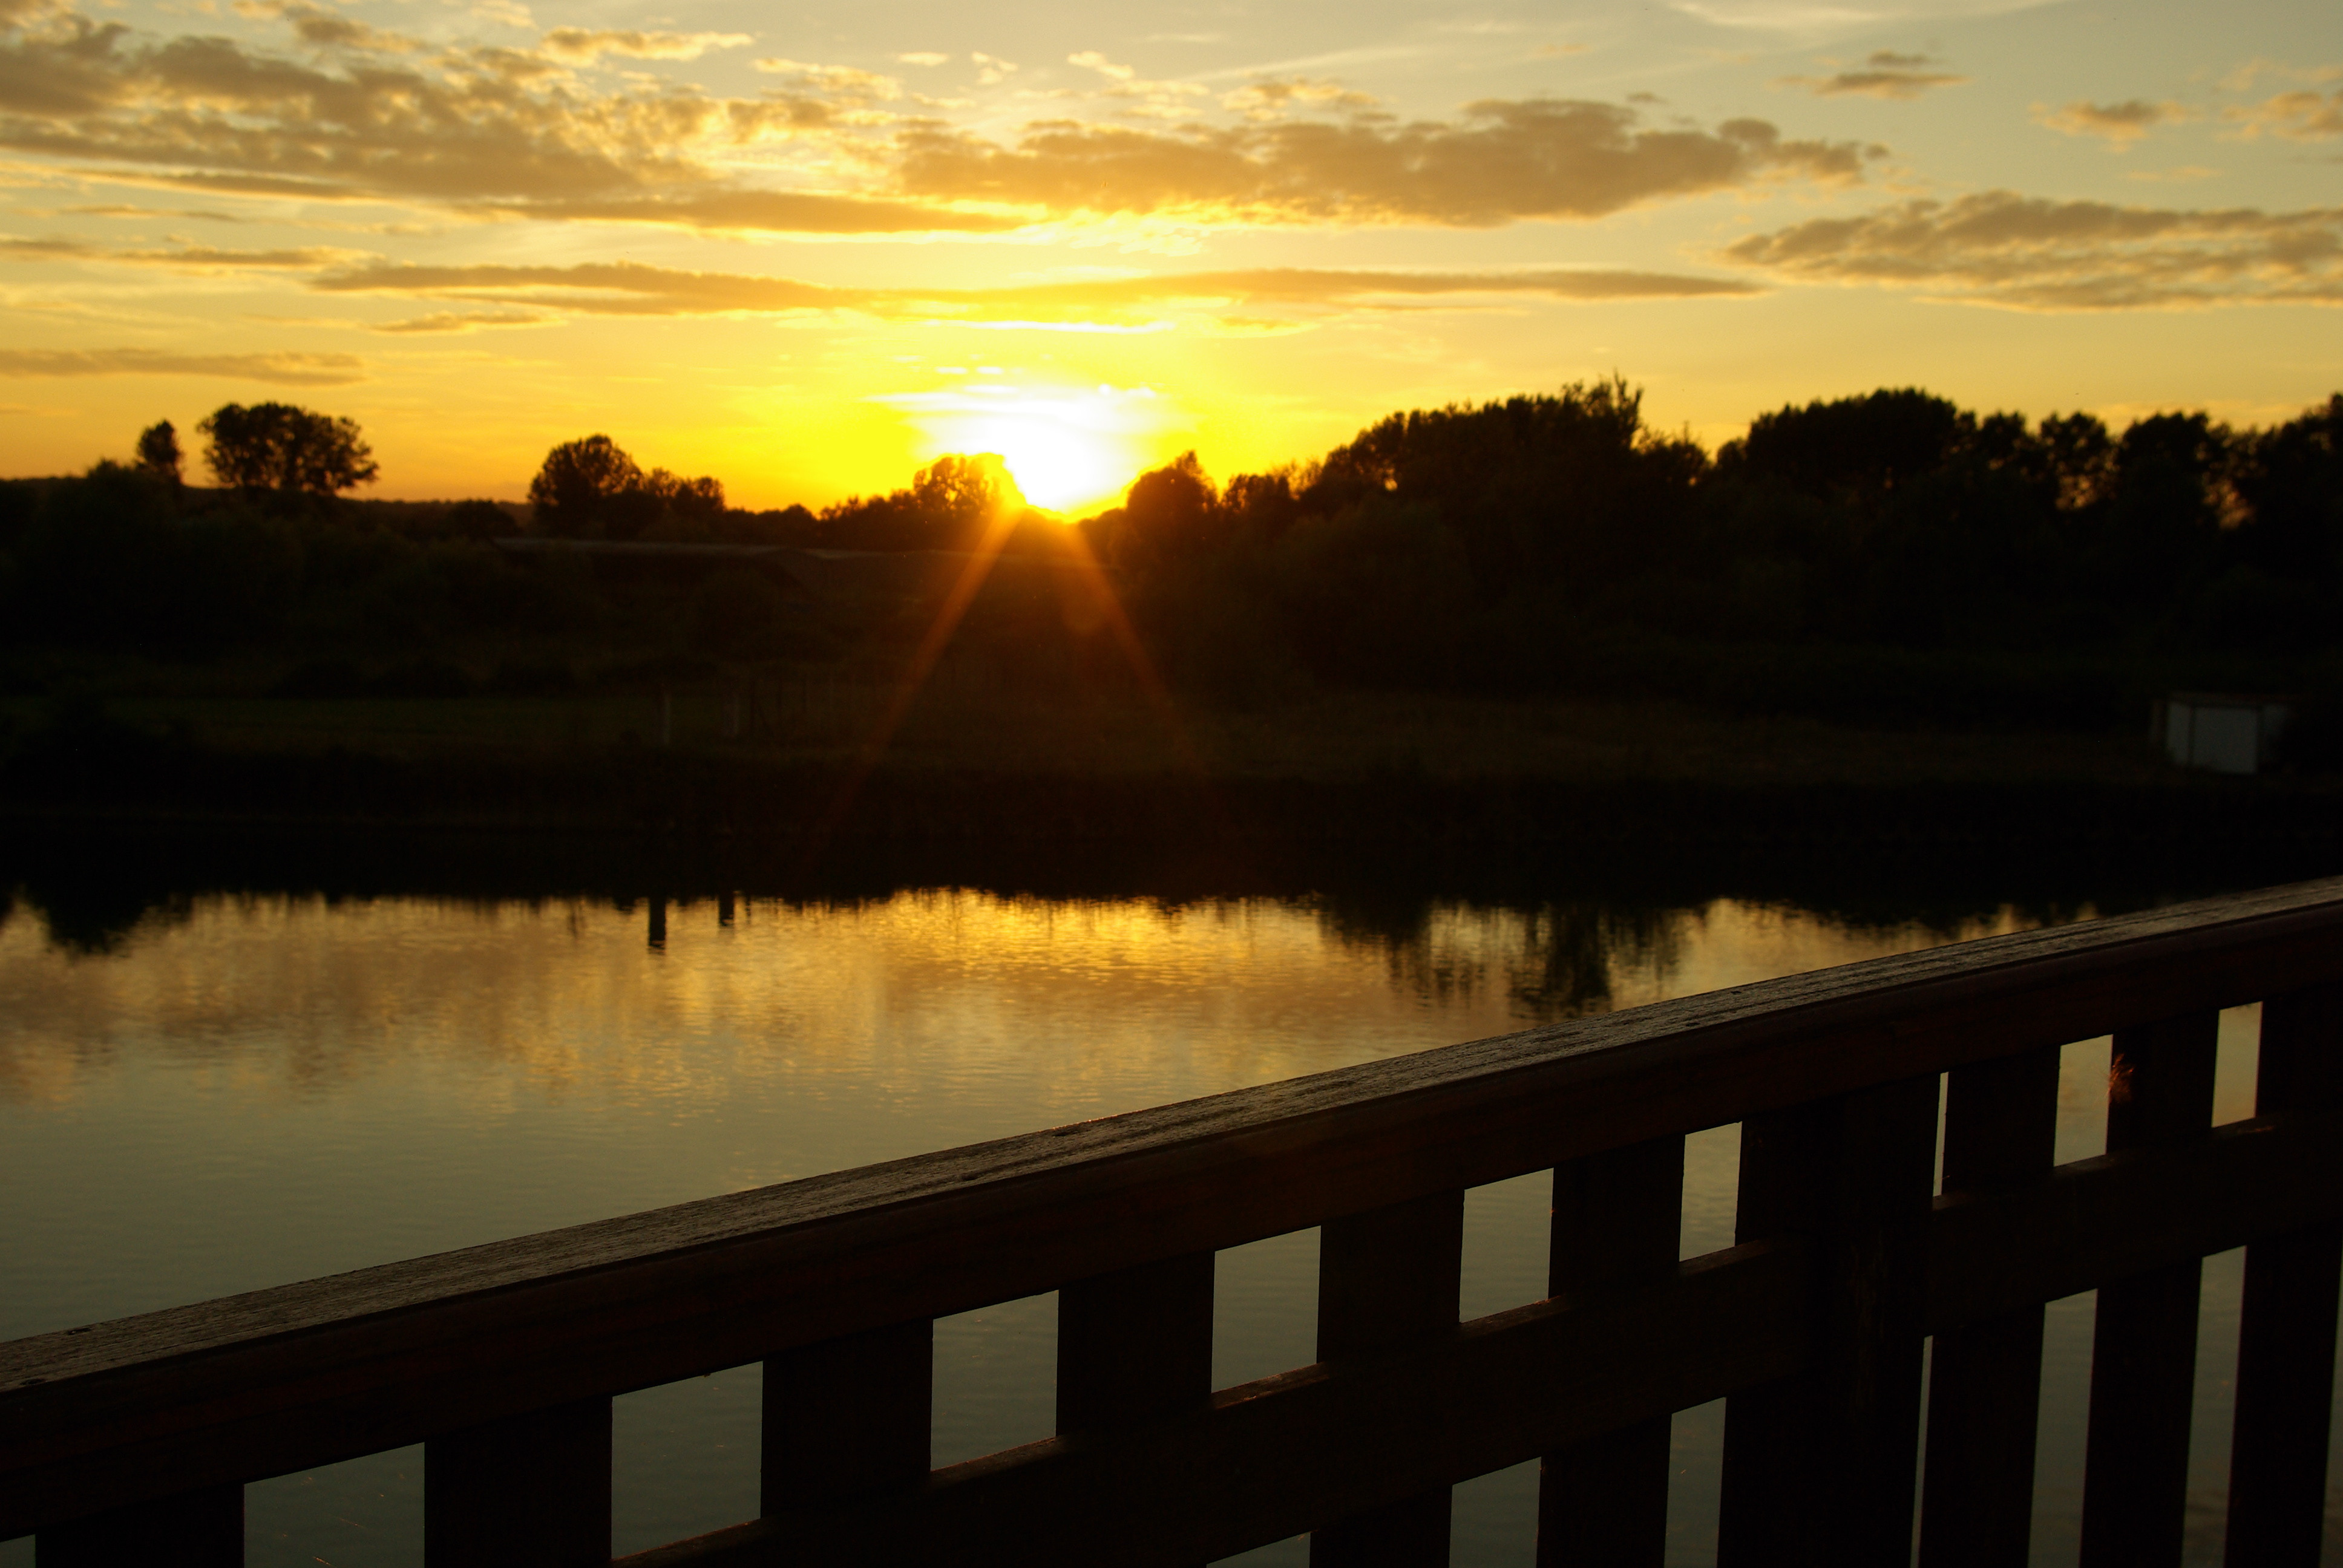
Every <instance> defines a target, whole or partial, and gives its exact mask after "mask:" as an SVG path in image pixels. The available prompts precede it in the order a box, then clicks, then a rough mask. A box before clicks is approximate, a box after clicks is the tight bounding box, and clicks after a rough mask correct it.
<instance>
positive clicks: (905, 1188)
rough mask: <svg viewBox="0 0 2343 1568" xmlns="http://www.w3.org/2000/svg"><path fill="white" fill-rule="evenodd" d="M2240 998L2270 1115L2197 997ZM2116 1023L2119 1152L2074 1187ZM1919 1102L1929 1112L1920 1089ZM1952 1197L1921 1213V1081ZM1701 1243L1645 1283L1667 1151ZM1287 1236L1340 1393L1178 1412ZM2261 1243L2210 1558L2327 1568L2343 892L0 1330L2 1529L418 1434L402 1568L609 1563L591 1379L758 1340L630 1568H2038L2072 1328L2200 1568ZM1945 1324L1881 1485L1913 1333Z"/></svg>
mask: <svg viewBox="0 0 2343 1568" xmlns="http://www.w3.org/2000/svg"><path fill="white" fill-rule="evenodd" d="M2257 1000H2259V1001H2263V1002H2264V1003H2265V1006H2264V1010H2263V1014H2262V1035H2261V1047H2260V1067H2259V1073H2260V1078H2259V1085H2258V1092H2259V1100H2258V1111H2257V1114H2256V1116H2255V1117H2254V1118H2253V1119H2251V1120H2249V1121H2241V1122H2235V1123H2231V1124H2229V1125H2227V1126H2224V1127H2214V1126H2212V1125H2211V1105H2212V1083H2213V1062H2214V1050H2215V1032H2216V1015H2217V1010H2219V1009H2222V1008H2225V1007H2229V1006H2234V1005H2237V1004H2240V1003H2245V1002H2249V1001H2257ZM2109 1032H2112V1033H2113V1034H2114V1036H2115V1063H2116V1066H2115V1071H2114V1074H2113V1076H2112V1079H2111V1082H2112V1084H2113V1086H2114V1087H2113V1090H2112V1101H2113V1103H2112V1105H2111V1107H2110V1111H2109V1116H2108V1129H2107V1153H2106V1154H2105V1155H2104V1156H2102V1157H2100V1158H2097V1159H2091V1160H2084V1161H2076V1162H2074V1163H2070V1164H2066V1165H2054V1164H2053V1162H2052V1161H2053V1153H2052V1137H2053V1131H2054V1125H2055V1119H2056V1095H2057V1083H2058V1065H2057V1063H2058V1048H2059V1046H2060V1045H2061V1044H2062V1043H2064V1042H2067V1041H2071V1040H2081V1039H2087V1038H2092V1037H2096V1036H2098V1035H2101V1034H2107V1033H2109ZM1939 1075H1944V1076H1943V1077H1942V1078H1941V1079H1940V1076H1939ZM1940 1082H1941V1083H1943V1085H1944V1086H1945V1087H1944V1094H1945V1099H1944V1107H1945V1110H1944V1126H1945V1133H1944V1136H1945V1148H1944V1191H1942V1192H1941V1193H1937V1192H1935V1191H1932V1189H1933V1187H1934V1186H1935V1182H1934V1179H1933V1171H1934V1166H1935V1154H1936V1126H1937V1111H1938V1103H1939V1101H1938V1096H1939V1084H1940ZM1735 1121H1739V1122H1741V1123H1743V1154H1742V1169H1741V1187H1740V1210H1739V1220H1738V1228H1737V1242H1736V1244H1735V1246H1733V1247H1730V1248H1728V1249H1725V1251H1718V1252H1713V1253H1710V1254H1708V1255H1707V1256H1704V1257H1700V1258H1694V1259H1692V1260H1690V1261H1684V1262H1681V1263H1680V1262H1678V1261H1677V1259H1676V1251H1677V1237H1678V1233H1679V1211H1680V1205H1681V1196H1682V1187H1683V1171H1684V1134H1686V1133H1687V1132H1691V1131H1697V1130H1700V1129H1703V1128H1708V1127H1714V1126H1718V1125H1721V1124H1725V1123H1728V1122H1735ZM1545 1168H1552V1169H1553V1171H1554V1233H1553V1264H1552V1281H1551V1284H1550V1291H1551V1295H1550V1297H1549V1299H1547V1300H1544V1301H1540V1302H1535V1303H1533V1304H1530V1305H1526V1306H1523V1307H1520V1308H1518V1309H1515V1310H1513V1311H1511V1312H1500V1313H1497V1314H1495V1315H1493V1316H1491V1317H1485V1318H1481V1319H1477V1320H1475V1321H1473V1322H1464V1323H1459V1322H1457V1321H1456V1310H1457V1280H1458V1256H1459V1249H1460V1245H1461V1234H1462V1231H1461V1214H1462V1206H1463V1192H1464V1190H1465V1189H1466V1188H1469V1187H1472V1186H1475V1185H1478V1184H1480V1183H1483V1182H1489V1181H1498V1180H1502V1179H1504V1178H1508V1177H1513V1176H1518V1175H1521V1174H1523V1173H1524V1172H1528V1171H1537V1170H1541V1169H1545ZM1309 1226H1319V1227H1321V1228H1322V1241H1321V1258H1322V1262H1321V1273H1320V1284H1319V1300H1318V1325H1319V1327H1318V1332H1319V1354H1320V1360H1319V1361H1318V1362H1316V1363H1314V1364H1312V1365H1310V1366H1306V1367H1302V1368H1299V1369H1297V1370H1295V1371H1292V1372H1284V1373H1281V1374H1279V1375H1277V1376H1274V1377H1269V1378H1264V1379H1262V1380H1260V1381H1258V1382H1251V1383H1246V1384H1244V1385H1242V1386H1241V1387H1236V1388H1226V1389H1219V1390H1215V1389H1213V1388H1212V1386H1211V1382H1212V1380H1211V1374H1210V1369H1211V1345H1212V1260H1213V1254H1214V1252H1215V1251H1217V1250H1218V1249H1222V1248H1225V1247H1232V1246H1235V1245H1238V1244H1240V1243H1242V1242H1247V1241H1254V1240H1257V1239H1259V1238H1262V1237H1265V1236H1272V1235H1277V1234H1280V1233H1282V1232H1286V1231H1294V1230H1299V1229H1302V1228H1306V1227H1309ZM2240 1244H2249V1250H2248V1251H2247V1266H2246V1286H2245V1305H2244V1318H2243V1325H2242V1330H2241V1342H2240V1349H2239V1354H2238V1365H2237V1410H2236V1428H2235V1432H2236V1435H2235V1442H2234V1448H2233V1453H2232V1472H2231V1482H2230V1486H2229V1522H2228V1541H2229V1560H2230V1561H2231V1562H2232V1563H2250V1564H2257V1565H2259V1564H2304V1565H2306V1568H2307V1565H2308V1564H2312V1563H2316V1562H2317V1560H2318V1550H2319V1544H2320V1537H2321V1533H2322V1530H2323V1528H2324V1515H2325V1496H2326V1476H2327V1433H2328V1400H2329V1396H2330V1391H2331V1385H2332V1382H2333V1361H2334V1347H2335V1341H2336V1306H2337V1286H2338V1278H2343V880H2338V881H2328V882H2320V883H2310V884H2305V885H2302V886H2298V887H2293V888H2283V889H2276V890H2268V891H2264V892H2257V893H2250V894H2245V895H2241V896H2237V897H2233V898H2226V899H2218V900H2209V901H2206V902H2202V903H2197V904H2189V905H2184V906H2180V907H2177V908H2172V909H2167V910H2159V911H2156V912H2152V913H2147V914H2139V915H2133V916H2127V917H2124V918H2121V919H2117V920H2102V921H2095V922H2090V923H2087V924H2081V925H2075V926H2068V927H2065V928H2062V929H2057V930H2042V931H2032V932H2026V933H2021V934H2017V935H2012V936H2006V937H1996V938H1993V939H1990V940H1983V941H1976V942H1969V943H1965V944H1962V945H1959V946H1956V947H1949V948H1940V949H1936V950H1932V951H1926V952H1920V953H1914V954H1910V955H1906V956H1904V957H1898V958H1890V959H1883V960H1875V961H1872V962H1867V963H1860V964H1853V965H1849V966H1846V967H1845V968H1841V969H1835V970H1824V971H1820V972H1817V973H1814V974H1808V975H1801V976H1796V977H1793V978H1790V979H1785V980H1774V981H1768V982H1765V983H1763V984H1758V985H1750V986H1743V987H1740V988H1737V989H1735V990H1727V991H1721V992H1715V993H1712V994H1709V995H1704V996H1698V997H1692V998H1688V999H1685V1000H1680V1001H1674V1002H1668V1003H1664V1004H1661V1005H1658V1006H1654V1007H1647V1008H1641V1009H1637V1010H1634V1011H1629V1012H1622V1013H1615V1014H1612V1015H1610V1016H1607V1017H1602V1018H1594V1019H1586V1020H1579V1021H1575V1022H1571V1023H1565V1024H1562V1025H1558V1026H1555V1027H1553V1028H1547V1029H1539V1030H1529V1031H1526V1032H1524V1033H1521V1034H1515V1035H1508V1036H1504V1037H1503V1038H1500V1039H1495V1040H1480V1041H1476V1042H1473V1043H1470V1044H1464V1045H1456V1046H1450V1047H1446V1048H1444V1049H1442V1050H1428V1051H1423V1052H1420V1053H1418V1054H1415V1055H1411V1056H1403V1057H1399V1058H1395V1059H1392V1060H1383V1061H1377V1062H1373V1063H1370V1064H1367V1065H1364V1066H1360V1067H1353V1068H1345V1069H1342V1070H1338V1071H1333V1072H1325V1073H1320V1074H1317V1075H1315V1076H1312V1077H1308V1078H1302V1079H1295V1080H1292V1081H1288V1082H1283V1083H1274V1084H1269V1085H1266V1086H1263V1087H1262V1088H1258V1089H1250V1090H1243V1091H1238V1092H1235V1093H1231V1094H1222V1095H1217V1096H1213V1097H1212V1098H1210V1099H1205V1100H1199V1101H1189V1102H1186V1103H1183V1104H1177V1105H1167V1106H1161V1107H1158V1108H1156V1109H1153V1110H1150V1111H1140V1112H1137V1113H1134V1114H1131V1115H1127V1116H1118V1117H1111V1118H1108V1119H1105V1120H1103V1121H1093V1122H1087V1123H1082V1124H1080V1125H1076V1126H1070V1127H1061V1128H1056V1129H1053V1130H1051V1131H1045V1132H1037V1133H1032V1134H1030V1135H1028V1136H1024V1137H1019V1138H1011V1139H1005V1140H1002V1141H998V1142H994V1143H986V1144H979V1145H975V1146H972V1147H970V1148H965V1149H957V1150H951V1151H946V1152H943V1153H940V1154H931V1155H927V1156H923V1157H921V1158H919V1159H914V1160H904V1161H894V1162H892V1163H889V1164H883V1165H874V1166H870V1167H867V1168H865V1169H862V1170H859V1171H842V1172H840V1173H838V1174H835V1175H830V1176H821V1177H816V1178H813V1179H811V1180H808V1181H793V1182H788V1183H785V1184H782V1185H779V1186H776V1187H769V1188H765V1189H762V1190H759V1191H751V1192H744V1193H739V1194H736V1195H733V1196H729V1197H723V1198H715V1199H709V1200H707V1201H700V1202H694V1203H687V1204H682V1205H679V1206H678V1207H675V1208H671V1209H664V1210H659V1211H654V1212H650V1213H645V1214H637V1215H631V1216H628V1217H626V1218H623V1219H617V1220H610V1221H602V1222H599V1223H596V1224H591V1225H581V1226H578V1227H575V1228H573V1229H570V1230H565V1231H552V1232H549V1233H547V1234H544V1235H538V1236H529V1237H524V1238H521V1239H519V1240H517V1241H504V1242H498V1243H495V1244H493V1245H488V1246H481V1247H473V1248H468V1249H466V1250H464V1251H457V1252H448V1253H444V1254H441V1255H438V1256H436V1257H428V1258H421V1259H417V1260H414V1261H408V1262H402V1263H394V1264H390V1265H387V1266H385V1267H381V1268H375V1269H367V1270H363V1271H358V1272H357V1273H351V1274H344V1275H340V1276H337V1277H335V1278H331V1279H325V1280H315V1281H311V1282H307V1283H304V1284H297V1285H291V1286H287V1287H284V1288H281V1289H276V1290H268V1291H261V1292H253V1293H251V1294H248V1295H243V1296H235V1297H230V1298H227V1299H225V1300H221V1301H216V1302H205V1303H202V1304H200V1305H196V1306H190V1307H183V1308H175V1309H173V1310H170V1311H167V1312H153V1313H148V1314H146V1315H145V1316H142V1317H136V1318H126V1319H123V1320H120V1321H117V1322H107V1323H98V1324H95V1325H92V1326H91V1327H89V1328H86V1329H74V1330H68V1331H66V1332H62V1333H52V1334H45V1335H40V1336H37V1337H35V1338H32V1339H26V1340H21V1341H17V1342H13V1343H10V1344H6V1345H0V1537H5V1536H14V1535H18V1534H22V1533H25V1532H28V1531H29V1532H37V1533H38V1547H37V1550H38V1554H39V1562H40V1564H41V1568H66V1565H71V1564H82V1563H106V1564H117V1563H149V1562H151V1563H175V1564H191V1565H197V1568H202V1565H208V1564H215V1563H220V1564H225V1563H238V1562H240V1561H241V1560H242V1554H243V1528H242V1494H241V1487H242V1485H243V1483H245V1482H246V1481H249V1480H254V1479H257V1478H261V1477H266V1476H270V1475H276V1474H280V1473H287V1472H289V1471H293V1470H297V1469H301V1468H306V1467H309V1466H313V1465H317V1464H321V1463H327V1462H334V1461H337V1460H342V1459H347V1458H351V1457H354V1456H356V1455H359V1454H364V1453H368V1452H378V1451H381V1450H384V1449H387V1448H393V1447H397V1446H401V1445H404V1444H407V1443H412V1442H418V1441H420V1442H426V1443H427V1445H428V1446H427V1450H426V1512H427V1526H426V1534H427V1560H428V1562H429V1563H430V1564H431V1568H457V1565H468V1564H473V1563H498V1564H500V1565H512V1564H564V1565H566V1564H572V1563H603V1562H606V1561H608V1557H609V1529H610V1520H609V1509H610V1399H611V1396H612V1395H614V1394H617V1393H621V1392H627V1391H629V1390H633V1389H639V1388H644V1387H648V1386H650V1385H653V1384H657V1383H661V1382H671V1381H675V1380H679V1379H682V1378H687V1377H691V1376H695V1375H698V1374H700V1373H704V1372H712V1371H715V1370H718V1369H720V1368H724V1367H730V1366H736V1365H740V1364H743V1363H746V1362H751V1361H758V1360H761V1361H763V1362H764V1363H765V1384H764V1388H765V1396H764V1397H765V1414H764V1447H763V1457H762V1464H763V1475H764V1486H763V1513H764V1517H762V1518H761V1519H759V1520H757V1521H754V1522H751V1523H744V1524H741V1525H739V1526H736V1527H734V1528H732V1529H729V1530H724V1531H719V1532H718V1533H714V1534H712V1535H708V1536H704V1537H700V1538H699V1539H697V1540H693V1541H688V1542H681V1543H676V1544H674V1545H671V1546H667V1547H663V1548H660V1549H659V1550H657V1551H653V1552H649V1553H642V1554H640V1555H639V1556H637V1557H634V1558H630V1559H628V1562H629V1563H633V1564H636V1565H638V1568H651V1565H653V1564H670V1563H671V1564H685V1563H690V1564H714V1563H768V1562H773V1563H779V1562H788V1563H951V1564H967V1563H1004V1564H1005V1563H1016V1564H1037V1563H1080V1562H1112V1563H1202V1562H1205V1561H1208V1560H1211V1559H1212V1558H1216V1557H1220V1556H1224V1555H1227V1554H1229V1553H1235V1552H1238V1551H1242V1550H1244V1549H1246V1548H1248V1547H1252V1546H1254V1545H1258V1544H1261V1543H1267V1542H1271V1541H1275V1540H1279V1539H1281V1538H1283V1537H1286V1536H1290V1535H1292V1534H1295V1533H1299V1532H1303V1531H1310V1532H1314V1540H1313V1547H1312V1562H1313V1563H1326V1564H1332V1563H1370V1562H1372V1563H1441V1562H1444V1561H1445V1559H1446V1553H1447V1543H1448V1488H1449V1487H1450V1486H1451V1485H1453V1483H1456V1482H1459V1481H1462V1480H1464V1479H1466V1478H1467V1477H1470V1476H1473V1475H1478V1474H1483V1473H1487V1472H1489V1471H1492V1470H1495V1469H1498V1468H1500V1467H1502V1466H1507V1465H1512V1464H1515V1463H1518V1462H1523V1461H1524V1460H1527V1459H1530V1458H1534V1457H1538V1456H1541V1455H1542V1456H1544V1481H1543V1485H1542V1491H1541V1516H1540V1525H1539V1543H1538V1554H1539V1562H1540V1563H1542V1564H1550V1565H1551V1564H1564V1563H1589V1564H1594V1563H1600V1564H1643V1563H1658V1562H1659V1561H1660V1553H1661V1544H1662V1538H1663V1533H1664V1511H1665V1506H1666V1500H1667V1485H1668V1469H1669V1464H1668V1451H1667V1433H1668V1418H1669V1415H1670V1413H1671V1412H1674V1411H1678V1410H1682V1409H1684V1408H1687V1407H1689V1406H1692V1405H1696V1404H1700V1403H1703V1402H1707V1401H1709V1400H1713V1399H1716V1398H1719V1397H1726V1398H1728V1399H1729V1401H1730V1402H1729V1403H1728V1405H1727V1407H1726V1411H1727V1413H1726V1423H1725V1473H1724V1490H1723V1501H1722V1513H1721V1518H1720V1525H1719V1538H1718V1539H1719V1546H1718V1558H1719V1561H1720V1563H1723V1564H1724V1565H1725V1568H1738V1565H1742V1564H1752V1563H1766V1564H1774V1563H1791V1564H1858V1563H1861V1564H1871V1563H1878V1564H1885V1563H1907V1562H1909V1560H1910V1553H1911V1550H1912V1542H1913V1539H1914V1532H1915V1515H1916V1510H1917V1511H1919V1517H1918V1539H1919V1542H1920V1547H1919V1551H1920V1558H1921V1561H1922V1562H1923V1563H1926V1564H1929V1565H1931V1568H1935V1565H1938V1564H1964V1565H1968V1564H1998V1563H2023V1562H2024V1561H2025V1557H2026V1536H2027V1527H2028V1520H2029V1514H2030V1512H2031V1498H2032V1487H2033V1470H2034V1431H2035V1412H2036V1400H2037V1393H2038V1386H2039V1380H2040V1372H2041V1355H2042V1323H2043V1312H2042V1308H2043V1303H2044V1302H2048V1301H2052V1300H2055V1299H2056V1298H2058V1297H2062V1296H2066V1295H2068V1294H2071V1293H2073V1292H2078V1291H2084V1290H2089V1289H2093V1288H2097V1290H2098V1292H2099V1298H2098V1302H2099V1305H2098V1312H2097V1344H2096V1352H2095V1359H2094V1363H2093V1374H2092V1386H2091V1417H2090V1429H2089V1452H2088V1457H2087V1473H2086V1483H2085V1493H2084V1503H2083V1526H2082V1529H2083V1559H2084V1562H2085V1563H2087V1564H2094V1565H2096V1564H2123V1565H2125V1568H2154V1565H2158V1564H2172V1563H2178V1561H2179V1559H2180V1544H2181V1525H2182V1509H2183V1492H2184V1483H2185V1479H2186V1470H2187V1443H2188V1426H2189V1396H2190V1388H2191V1382H2192V1376H2191V1370H2192V1367H2193V1364H2194V1355H2195V1345H2196V1329H2197V1324H2196V1312H2197V1270H2198V1265H2199V1260H2200V1259H2202V1258H2203V1257H2205V1256H2206V1255H2207V1254H2208V1253H2212V1252H2216V1251H2224V1250H2226V1249H2228V1248H2231V1247H2235V1246H2237V1245H2240ZM1050 1290H1056V1291H1058V1292H1060V1296H1059V1331H1058V1356H1059V1365H1058V1425H1059V1429H1060V1435H1058V1436H1056V1437H1053V1438H1051V1439H1049V1440H1047V1441H1045V1442H1037V1443H1031V1444H1029V1445H1027V1446H1024V1447H1021V1448H1016V1449H1011V1450H1009V1451H1006V1452H1001V1453H996V1454H992V1455H990V1456H988V1457H986V1458H982V1459H978V1460H974V1461H971V1462H967V1463H964V1464H957V1465H953V1466H950V1467H949V1468H947V1469H943V1470H931V1469H930V1464H929V1451H928V1432H929V1422H930V1322H931V1321H932V1320H933V1319H934V1318H936V1317H938V1316H940V1315H943V1314H946V1313H952V1312H964V1311H968V1310H970V1309H972V1308H976V1307H980V1306H983V1305H986V1304H988V1303H991V1302H1001V1301H1006V1300H1010V1299H1012V1298H1016V1297H1021V1296H1026V1295H1031V1294H1034V1293H1036V1292H1044V1291H1050ZM1930 1335H1933V1336H1935V1341H1936V1350H1935V1359H1934V1369H1935V1370H1934V1374H1933V1375H1934V1382H1933V1385H1932V1387H1931V1390H1930V1396H1931V1397H1930V1399H1929V1401H1928V1403H1927V1412H1928V1413H1927V1428H1928V1430H1927V1444H1926V1454H1927V1462H1926V1474H1925V1476H1922V1475H1921V1474H1920V1473H1919V1469H1920V1466H1919V1462H1918V1454H1919V1452H1920V1439H1921V1416H1920V1412H1921V1408H1922V1402H1921V1384H1922V1368H1923V1359H1922V1352H1923V1345H1924V1342H1925V1341H1926V1338H1927V1336H1930Z"/></svg>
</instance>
